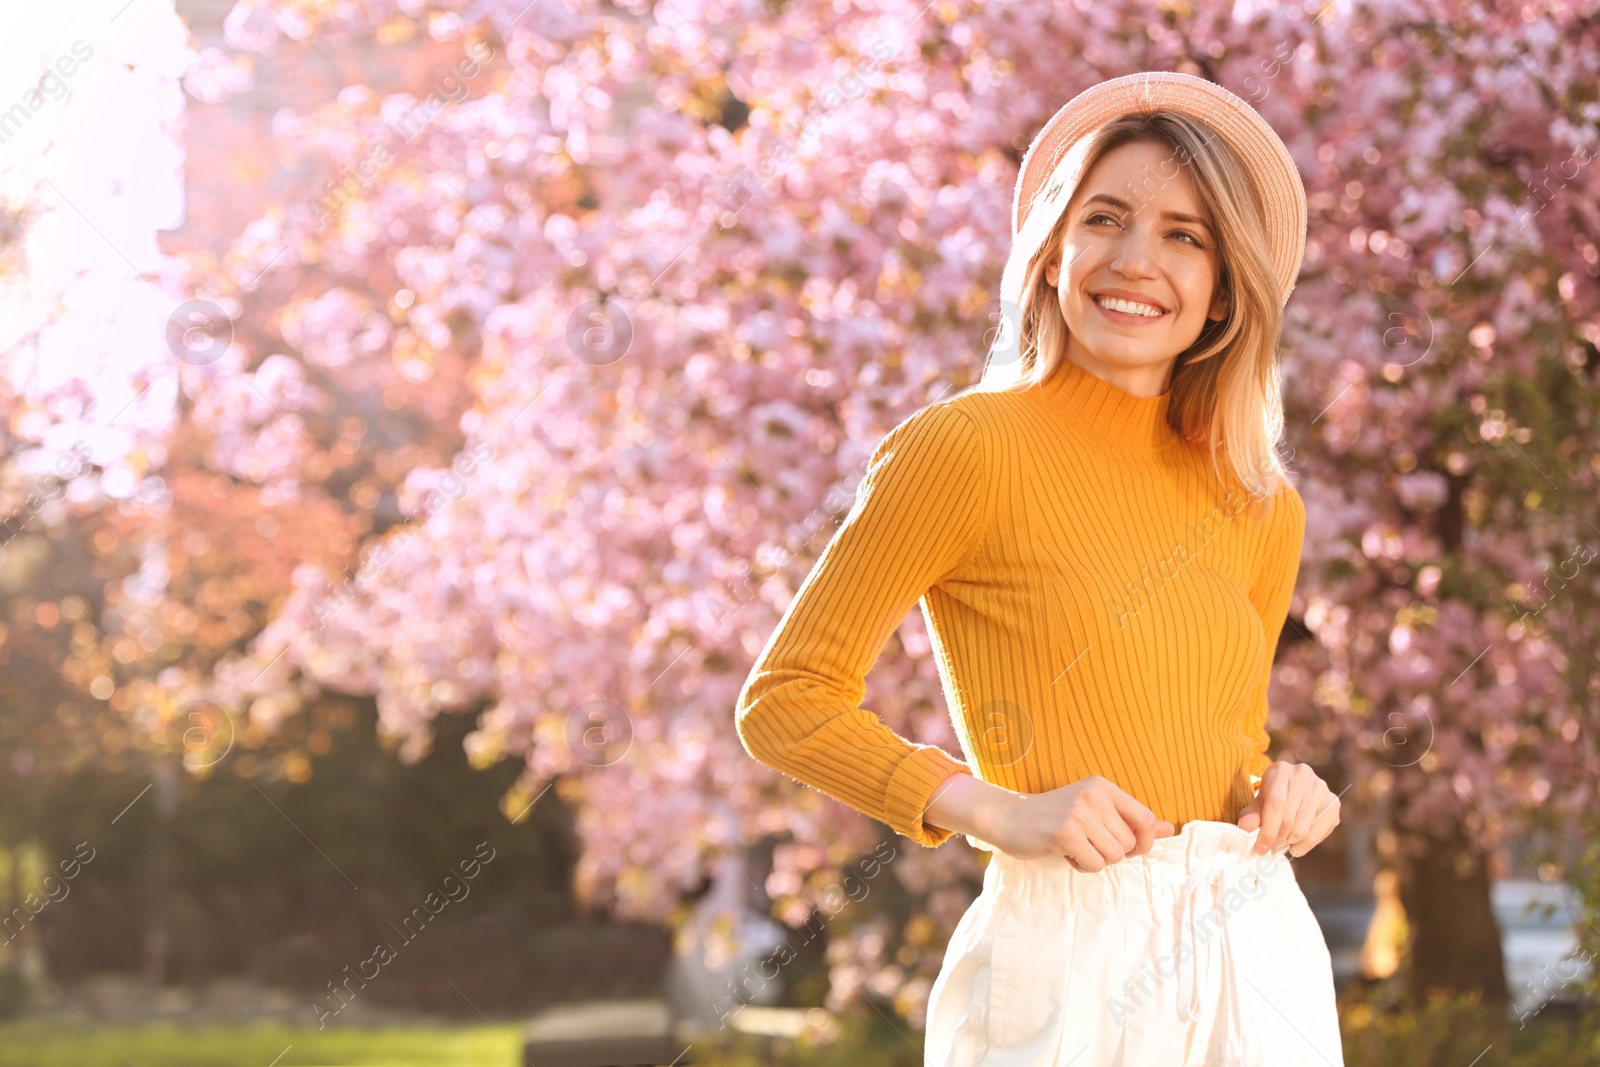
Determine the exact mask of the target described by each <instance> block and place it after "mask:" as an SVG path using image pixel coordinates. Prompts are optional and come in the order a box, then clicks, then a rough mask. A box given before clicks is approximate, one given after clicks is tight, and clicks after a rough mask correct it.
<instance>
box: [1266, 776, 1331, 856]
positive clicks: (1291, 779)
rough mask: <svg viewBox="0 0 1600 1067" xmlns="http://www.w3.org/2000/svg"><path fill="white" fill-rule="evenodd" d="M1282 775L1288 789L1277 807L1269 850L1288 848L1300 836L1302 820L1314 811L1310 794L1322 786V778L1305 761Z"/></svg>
mask: <svg viewBox="0 0 1600 1067" xmlns="http://www.w3.org/2000/svg"><path fill="white" fill-rule="evenodd" d="M1282 777H1283V779H1285V782H1286V785H1288V789H1286V790H1285V797H1283V805H1282V806H1280V808H1278V829H1277V833H1275V835H1274V838H1272V840H1270V841H1269V843H1267V849H1269V851H1283V849H1286V848H1290V845H1291V843H1293V841H1296V840H1298V838H1299V837H1301V833H1302V829H1301V825H1302V821H1304V819H1306V817H1307V816H1309V814H1310V813H1312V811H1314V809H1312V803H1314V801H1312V795H1314V792H1318V787H1322V779H1320V777H1317V774H1315V773H1314V771H1312V769H1310V766H1309V765H1306V763H1298V765H1294V766H1293V768H1291V769H1290V773H1288V774H1286V776H1282Z"/></svg>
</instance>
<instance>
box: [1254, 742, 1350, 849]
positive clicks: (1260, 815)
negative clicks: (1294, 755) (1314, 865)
mask: <svg viewBox="0 0 1600 1067" xmlns="http://www.w3.org/2000/svg"><path fill="white" fill-rule="evenodd" d="M1338 825H1339V798H1338V797H1336V796H1334V795H1333V791H1332V790H1331V789H1329V788H1328V784H1327V783H1326V782H1324V781H1323V780H1322V779H1321V778H1318V777H1317V774H1316V772H1315V771H1313V770H1312V769H1311V768H1310V767H1309V766H1307V765H1306V764H1304V763H1289V762H1287V761H1285V760H1279V761H1278V762H1276V763H1274V764H1273V765H1272V766H1270V767H1268V768H1267V769H1266V773H1264V774H1262V776H1261V788H1260V789H1259V790H1258V791H1257V792H1256V798H1255V799H1254V800H1252V801H1251V802H1250V803H1249V804H1248V805H1246V806H1245V809H1244V810H1243V811H1241V812H1240V813H1239V828H1240V829H1242V830H1254V829H1255V828H1256V827H1258V826H1259V827H1260V828H1261V833H1260V835H1259V836H1258V837H1257V838H1256V847H1255V854H1256V855H1258V856H1260V855H1264V854H1265V853H1267V852H1268V851H1270V850H1272V849H1277V848H1282V847H1284V846H1285V845H1287V846H1289V852H1290V854H1291V855H1293V856H1296V857H1299V856H1304V855H1305V854H1306V853H1307V852H1310V851H1311V850H1312V849H1313V848H1315V847H1316V846H1317V845H1318V844H1319V843H1320V842H1321V841H1322V839H1323V838H1325V837H1327V836H1328V835H1329V834H1331V833H1333V828H1334V827H1335V826H1338Z"/></svg>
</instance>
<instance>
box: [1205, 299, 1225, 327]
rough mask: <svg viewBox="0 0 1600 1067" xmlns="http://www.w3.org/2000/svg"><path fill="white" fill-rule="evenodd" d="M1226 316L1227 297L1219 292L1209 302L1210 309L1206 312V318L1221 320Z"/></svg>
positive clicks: (1215, 320)
mask: <svg viewBox="0 0 1600 1067" xmlns="http://www.w3.org/2000/svg"><path fill="white" fill-rule="evenodd" d="M1227 317H1228V298H1227V297H1226V296H1225V295H1223V294H1220V293H1219V294H1218V295H1217V298H1216V299H1215V300H1213V301H1212V302H1211V310H1210V311H1208V312H1206V318H1208V319H1210V320H1211V321H1212V322H1221V321H1223V320H1224V319H1226V318H1227Z"/></svg>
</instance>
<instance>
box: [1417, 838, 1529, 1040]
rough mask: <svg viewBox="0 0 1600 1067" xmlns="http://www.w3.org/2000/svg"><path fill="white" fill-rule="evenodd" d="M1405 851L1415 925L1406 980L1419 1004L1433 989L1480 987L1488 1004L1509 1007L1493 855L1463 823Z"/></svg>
mask: <svg viewBox="0 0 1600 1067" xmlns="http://www.w3.org/2000/svg"><path fill="white" fill-rule="evenodd" d="M1415 843H1417V844H1419V845H1420V846H1422V847H1423V848H1425V849H1426V851H1424V852H1422V853H1421V854H1420V855H1416V856H1412V855H1409V853H1407V855H1406V858H1405V861H1404V866H1403V870H1404V875H1403V877H1402V879H1401V885H1400V900H1401V903H1402V905H1403V906H1404V907H1405V912H1406V923H1407V925H1408V926H1409V928H1410V934H1411V936H1410V944H1409V949H1410V952H1409V958H1408V960H1407V963H1408V967H1407V970H1408V982H1407V988H1408V992H1409V993H1410V996H1411V998H1412V1000H1413V1001H1414V1002H1415V1003H1418V1004H1421V1003H1423V1002H1424V1001H1425V1000H1426V997H1427V992H1428V990H1429V989H1443V990H1447V991H1449V992H1451V993H1462V992H1467V991H1469V990H1477V991H1479V993H1481V995H1482V997H1483V1005H1484V1008H1485V1010H1493V1011H1496V1012H1499V1013H1500V1014H1501V1015H1502V1016H1503V1015H1504V1014H1505V1010H1506V1005H1507V1003H1508V1002H1509V1000H1510V997H1509V994H1508V991H1507V988H1506V972H1505V962H1504V960H1503V959H1502V958H1501V954H1500V928H1499V925H1498V924H1497V923H1496V922H1495V917H1494V911H1493V909H1492V908H1491V906H1490V903H1489V872H1488V867H1487V857H1486V856H1485V855H1484V854H1483V853H1482V852H1480V851H1478V850H1477V849H1476V848H1474V847H1473V846H1472V844H1471V843H1470V842H1469V841H1468V840H1467V837H1466V835H1465V834H1464V833H1463V832H1462V830H1461V827H1460V826H1459V825H1457V826H1452V827H1451V828H1450V830H1449V832H1448V834H1447V835H1446V836H1445V837H1443V838H1437V837H1425V838H1417V839H1415Z"/></svg>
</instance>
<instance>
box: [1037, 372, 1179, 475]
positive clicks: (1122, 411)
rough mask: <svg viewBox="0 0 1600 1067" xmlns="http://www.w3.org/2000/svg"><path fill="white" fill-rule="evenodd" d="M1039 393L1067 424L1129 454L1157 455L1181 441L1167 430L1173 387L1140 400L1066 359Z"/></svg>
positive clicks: (1038, 390) (1039, 389)
mask: <svg viewBox="0 0 1600 1067" xmlns="http://www.w3.org/2000/svg"><path fill="white" fill-rule="evenodd" d="M1035 391H1036V392H1037V393H1038V396H1039V399H1040V400H1041V401H1042V402H1043V403H1044V405H1045V407H1047V408H1049V409H1050V410H1051V412H1053V413H1054V414H1056V415H1057V416H1059V417H1060V418H1061V419H1063V420H1064V421H1066V422H1067V423H1069V424H1071V425H1073V426H1075V427H1077V428H1078V429H1080V430H1081V431H1082V432H1083V433H1084V434H1086V435H1087V436H1088V437H1090V438H1092V439H1093V440H1096V441H1104V442H1109V443H1110V444H1112V445H1114V446H1116V447H1117V448H1120V449H1122V450H1124V451H1128V452H1155V451H1159V450H1160V449H1163V448H1166V447H1167V446H1168V445H1171V444H1174V443H1175V442H1177V441H1178V440H1179V437H1178V435H1177V434H1176V433H1175V432H1173V430H1172V428H1171V427H1170V426H1168V425H1167V407H1168V404H1169V402H1170V401H1171V399H1172V389H1171V388H1170V387H1168V389H1167V390H1166V391H1165V392H1163V393H1161V394H1160V395H1159V396H1134V395H1133V394H1132V393H1129V392H1126V391H1124V390H1123V389H1122V388H1121V387H1119V386H1116V385H1113V384H1112V383H1111V382H1108V381H1106V380H1105V379H1104V378H1098V377H1096V376H1095V375H1093V374H1091V373H1089V372H1088V371H1087V370H1085V369H1084V368H1082V367H1080V366H1078V365H1077V364H1076V363H1074V362H1072V361H1071V360H1069V359H1063V360H1062V361H1061V365H1060V366H1059V367H1057V368H1056V370H1055V372H1054V373H1053V374H1051V375H1050V377H1049V378H1047V379H1045V381H1044V382H1043V383H1042V384H1040V385H1039V386H1036V387H1035Z"/></svg>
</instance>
